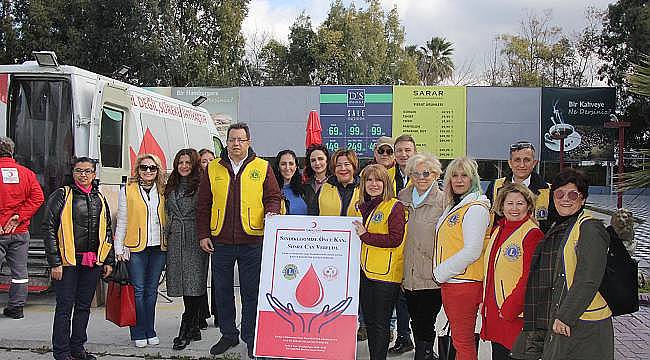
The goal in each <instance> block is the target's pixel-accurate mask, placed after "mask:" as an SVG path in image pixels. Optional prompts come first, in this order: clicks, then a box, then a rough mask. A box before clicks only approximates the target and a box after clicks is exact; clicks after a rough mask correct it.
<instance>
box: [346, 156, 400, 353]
mask: <svg viewBox="0 0 650 360" xmlns="http://www.w3.org/2000/svg"><path fill="white" fill-rule="evenodd" d="M361 189H362V190H363V197H362V198H361V200H360V202H359V208H360V211H361V215H362V217H363V223H361V222H359V221H354V222H353V224H354V227H355V229H356V232H357V234H358V235H359V237H360V238H361V241H362V244H361V270H362V271H361V282H360V285H359V287H360V291H359V300H360V302H361V310H362V311H363V317H364V320H365V324H366V329H367V331H368V348H369V350H370V359H371V360H377V359H386V354H387V353H388V343H389V322H390V317H391V314H392V312H393V307H394V306H395V303H396V302H397V297H398V296H399V292H400V284H401V283H402V275H403V271H404V255H403V253H404V243H405V241H404V238H405V234H406V212H405V210H404V205H402V203H400V202H399V201H398V200H397V199H396V198H395V194H394V193H393V186H392V184H391V181H390V178H389V176H388V172H387V171H386V168H385V167H383V166H382V165H379V164H374V165H369V166H367V167H366V168H365V169H364V170H363V173H362V175H361Z"/></svg>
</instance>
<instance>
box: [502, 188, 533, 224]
mask: <svg viewBox="0 0 650 360" xmlns="http://www.w3.org/2000/svg"><path fill="white" fill-rule="evenodd" d="M513 193H518V194H521V196H523V197H524V199H525V200H526V203H527V204H528V214H532V213H533V211H535V198H536V196H535V194H533V192H532V191H530V189H528V187H527V186H526V185H523V184H519V183H508V184H506V185H504V186H503V187H502V188H501V189H499V191H498V192H497V197H496V199H494V212H495V213H497V214H498V215H499V216H504V215H503V203H504V202H505V201H506V197H507V196H508V194H513Z"/></svg>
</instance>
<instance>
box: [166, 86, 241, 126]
mask: <svg viewBox="0 0 650 360" xmlns="http://www.w3.org/2000/svg"><path fill="white" fill-rule="evenodd" d="M199 96H205V97H206V98H207V100H205V101H204V102H203V104H201V105H200V106H201V107H202V108H205V109H207V110H208V112H209V113H210V117H211V118H212V122H214V126H216V128H217V131H218V133H219V136H221V137H222V138H224V139H225V138H226V131H227V130H228V126H230V124H232V123H236V122H237V118H238V105H239V89H238V88H209V87H173V88H171V97H173V98H175V99H179V100H182V101H185V102H188V103H191V102H192V101H194V100H195V99H196V98H198V97H199Z"/></svg>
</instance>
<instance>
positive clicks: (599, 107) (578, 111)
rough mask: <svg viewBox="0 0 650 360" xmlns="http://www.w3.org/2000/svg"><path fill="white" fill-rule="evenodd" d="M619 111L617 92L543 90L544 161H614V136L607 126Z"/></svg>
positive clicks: (542, 134)
mask: <svg viewBox="0 0 650 360" xmlns="http://www.w3.org/2000/svg"><path fill="white" fill-rule="evenodd" d="M615 108H616V89H614V88H542V111H541V116H542V119H541V140H542V143H543V146H542V153H541V158H542V160H544V161H557V160H559V152H560V140H559V138H560V137H561V136H565V140H564V159H565V160H566V161H587V160H600V161H611V160H613V159H614V139H615V137H614V132H613V131H612V130H611V129H605V127H604V123H605V122H607V121H610V115H611V114H614V109H615Z"/></svg>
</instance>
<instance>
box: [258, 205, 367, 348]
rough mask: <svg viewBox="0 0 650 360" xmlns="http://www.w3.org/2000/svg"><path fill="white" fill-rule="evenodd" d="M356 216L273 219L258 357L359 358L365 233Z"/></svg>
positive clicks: (267, 232) (265, 254) (268, 227)
mask: <svg viewBox="0 0 650 360" xmlns="http://www.w3.org/2000/svg"><path fill="white" fill-rule="evenodd" d="M354 220H361V219H360V218H356V217H340V216H291V215H289V216H282V215H275V216H272V217H269V218H267V219H266V223H265V226H264V247H263V250H262V273H261V275H260V290H259V298H258V301H257V309H258V311H257V329H256V332H255V356H259V357H283V358H294V359H337V360H338V359H341V360H342V359H354V358H355V356H356V344H357V342H356V331H357V310H358V308H359V299H358V296H359V271H360V267H359V254H360V252H361V240H359V237H358V236H357V234H356V232H355V231H354V227H353V225H352V221H354Z"/></svg>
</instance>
